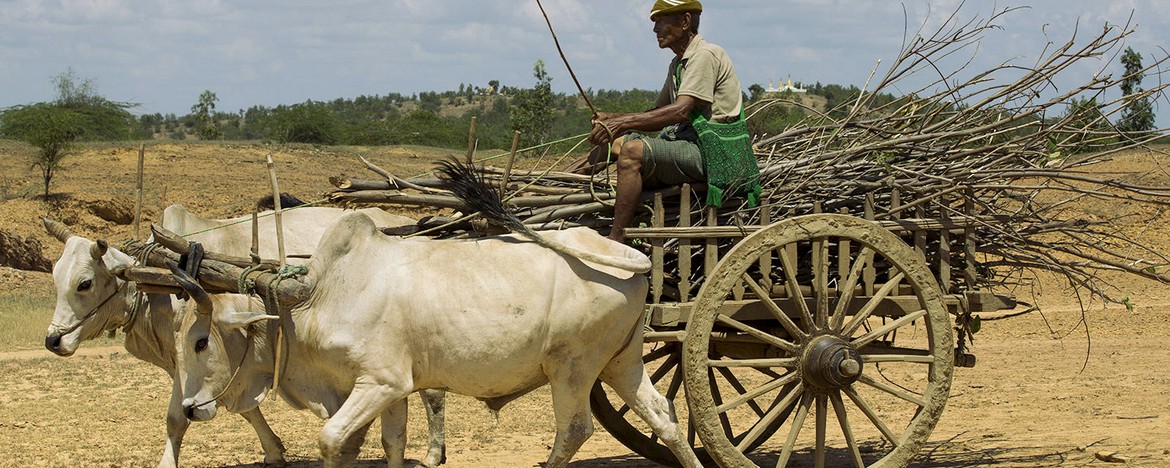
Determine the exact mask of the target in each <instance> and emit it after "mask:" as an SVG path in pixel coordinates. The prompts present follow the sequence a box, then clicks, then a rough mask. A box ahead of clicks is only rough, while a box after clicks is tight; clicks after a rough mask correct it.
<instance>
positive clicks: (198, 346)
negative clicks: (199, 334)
mask: <svg viewBox="0 0 1170 468" xmlns="http://www.w3.org/2000/svg"><path fill="white" fill-rule="evenodd" d="M205 349H207V338H200V339H198V340H195V352H197V353H199V352H203V350H205Z"/></svg>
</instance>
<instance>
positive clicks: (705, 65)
mask: <svg viewBox="0 0 1170 468" xmlns="http://www.w3.org/2000/svg"><path fill="white" fill-rule="evenodd" d="M680 63H681V64H682V65H681V70H679V75H680V78H681V83H679V85H678V86H677V88H676V86H675V79H676V78H675V69H676V67H678V66H679V64H680ZM679 95H685V96H690V97H693V98H695V99H697V100H699V104H698V106H697V107H698V109H699V112H701V113H702V114H703V116H704V117H706V118H707V119H708V120H711V121H715V122H721V123H727V122H734V121H735V120H736V119H737V118H739V113H740V111H741V110H742V109H743V90H742V89H740V87H739V76H738V75H736V73H735V66H734V65H732V64H731V57H728V56H727V52H726V51H724V50H723V48H722V47H719V46H717V45H715V44H712V43H710V42H707V41H705V40H703V36H701V35H695V37H694V38H692V39H691V42H690V44H688V45H687V50H686V51H684V52H683V55H682V57H681V58H680V57H675V58H674V59H673V60H671V61H670V69H669V70H668V71H667V74H666V84H664V85H663V86H662V92H661V93H659V94H658V100H657V101H655V103H654V107H662V106H665V105H668V104H670V103H673V102H674V101H675V100H676V99H678V96H679Z"/></svg>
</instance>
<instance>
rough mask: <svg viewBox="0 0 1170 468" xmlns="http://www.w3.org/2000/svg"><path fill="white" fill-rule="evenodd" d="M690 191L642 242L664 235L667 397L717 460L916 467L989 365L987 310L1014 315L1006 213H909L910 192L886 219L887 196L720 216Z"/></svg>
mask: <svg viewBox="0 0 1170 468" xmlns="http://www.w3.org/2000/svg"><path fill="white" fill-rule="evenodd" d="M679 194H680V195H679V197H678V200H677V201H678V205H677V209H670V208H671V207H669V206H668V205H667V202H666V201H665V198H664V197H663V195H662V194H661V193H657V194H655V195H654V196H653V198H652V203H653V214H652V215H651V218H650V223H649V224H650V225H649V226H645V227H639V228H629V229H627V237H629V238H634V239H643V240H644V241H645V242H646V243H648V245H649V252H650V257H651V260H652V264H653V267H652V270H651V272H650V283H651V290H650V297H649V298H648V304H647V307H646V315H645V323H646V329H645V333H644V340H645V342H646V343H647V348H646V349H647V352H646V353H645V355H644V357H643V361H644V362H645V364H646V366H647V372H648V373H649V375H650V379H651V381H652V382H653V383H654V384H655V386H656V387H657V388H658V390H659V392H660V393H662V394H663V395H665V396H666V397H667V398H668V399H671V400H673V401H675V402H676V405H685V409H686V411H683V410H682V408H680V409H679V411H678V412H679V414H680V418H683V419H685V420H686V421H685V422H686V423H687V427H688V428H689V430H688V437H689V439H690V443H691V445H692V446H694V447H695V448H696V450H697V451H698V452H699V454H700V457H701V458H703V459H705V460H707V461H709V462H714V463H716V464H718V465H719V466H724V467H729V466H757V465H760V466H787V465H788V463H789V461H790V460H791V459H793V457H794V456H795V457H807V458H811V464H812V465H813V466H816V467H824V466H858V467H864V466H905V465H906V464H908V463H909V461H910V460H911V459H912V458H913V457H914V456H915V455H916V454H917V453H918V451H919V450H920V449H921V447H922V446H923V444H924V443H925V442H926V441H927V439H928V437H929V435H930V432H931V431H932V429H933V428H934V426H935V424H936V423H937V422H938V420H939V417H940V415H941V413H942V410H943V407H944V406H945V403H946V400H947V397H948V395H949V393H950V383H951V376H952V373H953V368H954V367H955V366H956V364H957V365H960V366H973V365H974V356H973V355H970V354H968V353H967V352H966V346H965V343H966V340H965V339H964V337H965V336H966V334H967V333H968V331H969V329H968V326H969V323H970V319H971V313H972V312H984V311H994V310H1000V309H1008V308H1012V307H1014V301H1012V299H1011V298H1008V297H1003V296H997V295H995V294H992V293H990V292H988V291H983V290H980V289H979V288H978V287H977V284H979V282H980V278H979V272H978V269H977V266H976V262H975V261H974V259H975V256H976V254H977V253H976V249H977V245H978V240H977V238H976V232H977V228H978V226H979V225H980V224H982V223H990V222H996V221H997V220H995V219H985V218H980V217H977V216H974V215H973V213H972V211H973V209H972V206H971V205H970V204H969V203H966V204H964V203H963V202H962V201H961V200H962V198H961V197H958V196H956V197H955V198H954V199H953V200H950V203H947V202H946V201H942V202H938V201H936V202H935V203H933V204H928V203H919V204H905V205H903V204H901V203H899V201H898V198H899V197H898V194H897V193H896V192H894V194H893V196H892V197H890V199H891V200H890V201H891V202H890V203H889V204H888V207H887V208H888V209H887V210H886V211H885V212H884V213H876V211H877V207H876V205H875V203H874V200H873V197H872V196H869V197H867V199H866V202H865V204H864V212H863V213H857V214H850V213H832V214H830V213H821V209H820V207H819V206H814V207H812V209H811V210H810V211H811V213H810V214H805V215H801V216H792V214H791V213H783V214H780V213H773V212H772V210H771V209H770V208H769V207H768V204H767V203H766V202H765V203H764V207H762V208H760V209H759V211H758V212H750V213H748V212H739V213H736V214H733V215H731V216H725V217H723V219H724V221H723V222H720V221H719V220H720V216H719V215H718V213H717V212H716V210H715V209H714V208H710V207H705V208H702V209H701V211H696V208H695V206H694V205H693V204H692V200H691V190H690V187H687V186H683V187H682V189H681V190H680V191H679ZM930 206H934V207H935V208H934V209H933V211H930V208H929V207H930ZM668 212H670V213H674V214H673V215H672V216H671V219H670V220H669V223H668V219H667V216H666V213H668ZM903 213H904V214H908V215H912V216H905V217H901V218H900V219H899V216H897V215H900V214H903ZM879 216H881V217H884V218H886V219H885V220H882V221H878V220H877V219H878V218H879ZM740 219H755V220H758V223H757V224H749V225H744V224H742V223H741V222H738V221H737V220H740ZM774 219H780V221H778V222H772V221H773V220H774ZM728 220H730V222H727V221H728ZM696 224H701V225H696ZM956 330H957V331H958V336H959V339H958V340H956V338H955V335H956V333H955V331H956ZM684 395H685V400H684ZM591 403H592V407H593V410H594V414H595V416H596V417H597V419H598V421H599V422H600V423H601V424H602V426H604V427H605V428H606V429H607V430H608V431H609V432H610V433H611V434H613V435H614V436H615V437H616V438H617V439H619V440H620V441H621V442H622V443H623V444H625V445H626V446H627V447H629V448H630V449H632V450H634V451H635V452H637V453H639V454H641V455H643V456H645V457H647V458H649V459H652V460H655V461H658V462H661V463H665V464H673V463H674V459H673V455H671V453H670V451H669V450H667V449H666V447H665V446H664V445H662V444H661V443H659V441H657V440H656V439H655V438H654V437H653V436H652V435H650V434H649V433H648V432H646V431H645V430H644V429H643V428H640V427H639V424H640V423H639V421H637V420H636V418H634V417H633V416H632V414H630V413H629V411H628V408H626V407H625V406H624V404H623V403H622V402H621V401H620V399H617V398H615V397H613V396H612V395H610V394H609V393H608V389H607V388H606V387H605V386H604V385H603V384H601V383H598V384H596V385H595V386H594V389H593V393H592V395H591Z"/></svg>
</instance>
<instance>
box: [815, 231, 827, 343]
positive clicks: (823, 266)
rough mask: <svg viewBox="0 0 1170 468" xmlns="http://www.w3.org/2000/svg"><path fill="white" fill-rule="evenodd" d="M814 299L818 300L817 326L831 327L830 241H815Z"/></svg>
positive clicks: (818, 239)
mask: <svg viewBox="0 0 1170 468" xmlns="http://www.w3.org/2000/svg"><path fill="white" fill-rule="evenodd" d="M813 255H814V258H813V269H814V272H813V297H815V298H816V315H815V316H814V317H815V319H816V326H817V328H818V329H823V328H826V327H828V325H829V241H828V240H827V239H826V238H823V237H821V238H817V239H813Z"/></svg>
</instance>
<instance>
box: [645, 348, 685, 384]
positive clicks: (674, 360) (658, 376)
mask: <svg viewBox="0 0 1170 468" xmlns="http://www.w3.org/2000/svg"><path fill="white" fill-rule="evenodd" d="M680 359H681V358H680V357H679V355H678V354H671V355H670V357H668V358H666V361H665V362H663V363H662V365H661V366H659V367H658V368H657V369H654V373H653V374H650V381H651V382H653V383H655V384H657V383H658V381H659V380H662V377H663V376H665V375H666V374H667V373H668V372H670V371H671V370H672V369H674V368H675V367H676V366H678V362H679V360H680Z"/></svg>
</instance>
